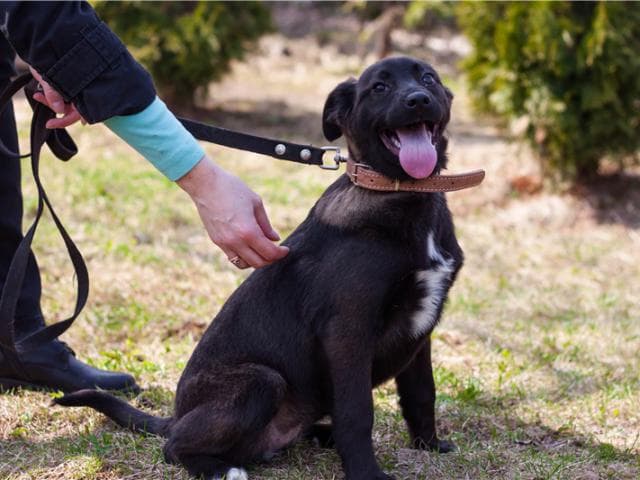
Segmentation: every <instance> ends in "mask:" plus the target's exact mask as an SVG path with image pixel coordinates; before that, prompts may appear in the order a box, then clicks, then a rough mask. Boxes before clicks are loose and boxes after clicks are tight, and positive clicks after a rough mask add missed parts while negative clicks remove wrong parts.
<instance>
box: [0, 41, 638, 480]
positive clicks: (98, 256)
mask: <svg viewBox="0 0 640 480" xmlns="http://www.w3.org/2000/svg"><path fill="white" fill-rule="evenodd" d="M272 40H273V39H272ZM276 40H277V39H276ZM300 42H302V41H300ZM272 50H273V49H272ZM292 50H293V53H292V56H291V57H283V56H275V57H274V58H270V59H269V61H268V62H266V61H265V60H264V59H260V58H254V59H252V60H251V61H250V62H249V63H247V64H242V65H237V66H236V68H235V70H234V73H233V75H232V76H231V77H230V78H228V79H227V80H226V81H225V82H224V83H223V84H222V85H218V86H213V87H212V96H213V97H214V98H215V102H216V105H217V106H218V107H219V108H220V109H221V111H218V113H215V112H214V114H213V115H214V117H215V115H219V116H220V117H221V119H222V120H219V123H224V124H225V125H227V126H230V127H235V128H243V129H245V130H251V131H256V132H259V133H268V134H271V135H272V136H280V135H281V136H284V137H286V138H290V139H292V140H306V141H313V142H314V143H322V140H321V137H320V136H319V132H320V128H319V124H320V111H321V108H322V104H323V100H324V96H325V95H326V93H327V92H328V91H329V90H330V89H331V88H332V87H333V86H334V85H335V84H336V83H337V82H338V81H340V80H342V79H343V78H344V77H345V76H347V75H348V74H347V73H345V71H350V67H349V65H351V64H352V60H351V59H348V61H345V64H335V65H334V68H333V69H328V68H326V66H324V65H323V64H322V62H321V61H318V62H313V61H308V60H309V58H308V57H309V56H312V55H313V50H310V49H309V45H303V44H302V43H299V44H298V43H294V45H293V47H292ZM300 51H304V52H305V55H306V57H305V58H304V59H301V57H300ZM309 52H311V53H309ZM316 53H318V52H316ZM318 55H319V53H318ZM296 62H298V65H299V69H298V70H299V71H297V74H296V75H295V78H292V77H291V76H290V75H288V74H287V72H288V71H291V68H292V65H293V64H294V63H296ZM345 65H346V66H345ZM258 82H260V83H259V84H258ZM457 85H458V86H457V87H456V92H455V93H456V101H455V105H456V106H455V110H454V113H453V118H454V120H453V124H452V128H451V136H452V142H451V168H452V170H464V169H469V168H475V167H483V168H485V169H486V170H487V173H488V177H487V180H486V182H485V184H484V185H482V186H481V187H479V188H477V189H474V190H471V191H465V192H460V193H456V194H451V195H450V197H449V200H450V205H451V209H452V211H453V213H454V217H455V220H456V225H457V231H458V236H459V239H460V242H461V244H462V246H463V248H464V249H465V252H466V257H467V261H466V265H465V267H464V268H463V270H462V273H461V275H460V277H459V280H458V281H457V283H456V285H455V286H454V288H453V290H452V292H451V295H450V300H449V303H448V305H447V308H446V312H445V315H444V318H443V322H442V324H441V325H440V326H439V327H438V328H437V330H436V331H435V333H434V347H433V351H434V363H435V376H436V383H437V387H438V392H439V396H438V405H437V410H438V419H439V429H440V432H441V435H442V436H443V437H447V438H451V439H452V440H453V441H454V442H455V443H456V444H457V445H458V447H459V451H458V452H457V453H453V454H449V455H438V454H434V453H426V452H418V451H414V450H411V449H409V448H408V436H407V433H406V429H405V427H404V424H403V420H402V417H401V415H400V413H399V410H398V407H397V397H396V393H395V389H394V388H393V386H392V385H385V386H383V387H382V388H379V389H377V390H376V391H375V392H374V399H375V403H376V421H375V429H374V431H375V436H374V441H375V447H376V453H377V456H378V459H379V461H380V463H381V465H383V466H384V468H385V469H386V470H387V471H389V472H392V473H394V474H395V475H396V476H397V478H399V479H426V478H442V479H495V478H501V479H502V478H504V479H536V480H537V479H585V480H591V479H605V478H611V479H637V478H640V409H639V408H638V406H639V405H640V355H639V354H638V352H640V322H639V320H638V319H639V318H640V302H638V297H637V288H638V278H640V263H638V261H637V252H638V251H639V249H638V247H639V246H640V239H639V235H638V231H637V229H634V228H632V227H631V226H627V225H625V224H624V223H602V222H600V221H598V218H599V217H598V215H596V212H594V211H592V209H591V208H590V207H589V205H588V204H586V203H585V202H584V201H583V200H582V199H580V198H577V197H573V196H571V195H569V194H565V193H542V194H538V195H535V196H522V195H514V194H513V192H511V191H510V190H509V186H508V178H509V176H510V175H513V174H520V173H521V172H525V173H527V172H535V171H536V167H535V163H534V162H533V161H532V160H531V157H530V155H529V154H528V153H527V152H526V150H524V149H523V148H522V147H520V146H518V145H514V144H509V143H507V142H506V141H505V140H504V139H503V138H502V137H500V136H499V135H498V134H497V133H496V132H495V131H494V130H493V129H492V128H491V127H488V126H480V125H478V124H477V123H478V122H477V120H476V119H475V118H474V117H473V116H472V115H471V114H470V113H469V111H468V109H467V106H466V103H465V95H464V90H463V86H464V83H463V82H461V81H459V82H458V83H457ZM262 99H266V100H268V101H269V102H271V103H269V104H268V105H270V106H271V105H274V104H276V105H280V106H283V107H282V109H280V110H273V111H272V115H271V116H270V117H269V118H268V119H267V120H266V121H265V123H261V120H260V117H256V118H251V117H250V116H244V115H239V114H237V112H238V111H241V110H242V109H243V108H245V106H246V105H247V104H249V105H250V106H253V107H256V106H257V107H259V106H260V102H261V101H262ZM238 105H240V107H237V106H238ZM236 107H237V108H236ZM249 109H251V108H249ZM258 109H259V108H258ZM17 111H18V118H19V124H20V128H21V135H22V140H23V141H24V140H26V138H27V136H26V135H27V128H28V115H27V107H26V104H25V102H24V101H19V102H18V104H17ZM224 111H227V115H223V113H224ZM292 118H293V119H294V121H293V122H292V121H291V119H292ZM224 119H229V122H228V123H225V120H224ZM234 122H235V123H234ZM72 134H73V136H74V138H75V139H76V141H77V142H78V143H79V145H80V151H81V154H80V155H78V157H77V158H74V159H73V160H71V162H70V163H69V164H68V165H67V164H62V163H60V162H58V161H56V160H54V159H53V158H52V157H51V156H50V155H46V156H45V159H44V162H43V163H44V164H43V167H42V170H43V174H42V176H43V178H44V179H45V183H46V186H47V188H48V191H49V193H50V196H51V198H52V200H53V203H54V205H55V206H56V208H57V210H58V212H59V214H60V215H61V216H62V218H63V219H64V222H65V224H66V225H67V226H68V228H69V230H70V232H71V233H72V235H73V237H74V238H75V239H76V240H77V242H78V244H79V246H80V249H81V250H82V252H83V253H84V255H85V257H86V259H87V261H88V264H89V268H90V272H91V280H92V290H91V297H90V302H89V305H88V307H87V308H86V310H85V312H84V314H83V315H82V317H81V318H80V320H78V322H77V323H76V325H74V327H73V328H72V329H71V330H70V331H69V332H68V333H67V334H66V335H65V337H64V339H65V340H67V341H68V342H69V343H70V344H71V345H72V346H73V347H74V349H75V350H76V351H77V352H78V355H79V356H80V357H81V358H82V359H84V360H86V361H88V362H90V363H91V364H93V365H96V366H99V367H103V368H110V369H121V370H127V371H130V372H132V373H133V374H134V375H135V376H136V378H137V379H138V380H139V382H140V383H141V384H142V385H143V386H144V387H145V391H144V392H143V393H142V394H141V395H140V396H139V397H138V398H136V399H135V400H133V403H134V404H135V405H137V406H140V407H142V408H144V409H145V410H148V411H152V412H154V413H156V414H159V415H169V414H170V412H171V404H172V400H173V391H174V388H175V385H176V382H177V380H178V377H179V375H180V372H181V370H182V368H183V367H184V364H185V362H186V360H187V358H188V357H189V355H190V353H191V351H192V349H193V347H194V345H195V342H196V341H197V339H198V338H199V336H200V334H201V332H202V330H203V329H204V328H205V326H206V325H207V323H208V322H209V320H210V319H211V318H212V317H213V315H214V314H215V312H216V311H217V310H218V309H219V308H220V306H221V305H222V304H223V302H224V300H225V299H226V298H227V296H228V295H229V294H230V293H231V292H232V291H233V289H234V288H235V287H236V286H237V285H238V284H239V283H240V282H241V281H242V279H243V278H244V277H245V275H246V273H243V272H239V271H236V270H235V269H234V268H233V267H232V266H231V265H230V264H229V263H228V262H227V261H226V259H225V258H224V256H223V254H222V253H221V252H220V251H218V250H217V249H216V248H214V247H213V246H212V245H211V244H210V242H209V241H208V239H207V238H206V235H205V234H204V231H203V229H202V227H201V226H200V222H199V220H198V218H197V214H196V212H195V210H194V208H193V206H192V205H191V204H190V203H189V201H188V199H187V198H186V197H185V196H184V194H183V193H182V192H181V191H180V190H179V189H178V188H176V187H175V186H173V185H172V184H170V182H168V181H166V180H164V179H163V178H161V177H160V176H159V175H158V174H156V173H155V172H154V171H153V170H152V169H151V168H150V167H149V166H148V165H147V164H146V163H145V162H144V161H143V160H141V159H140V158H138V157H137V156H136V155H134V154H132V153H131V151H130V150H128V148H127V147H125V146H124V145H122V144H121V143H120V142H119V141H117V140H116V139H115V138H114V137H113V136H112V135H111V134H110V133H109V132H108V131H106V130H105V129H104V128H102V127H101V126H95V127H80V126H76V127H73V129H72ZM206 148H207V149H208V151H209V152H210V153H211V154H212V155H213V156H214V157H215V158H216V160H217V161H218V162H219V163H220V164H222V165H223V166H224V167H226V168H228V169H229V170H231V171H233V172H234V173H236V174H238V175H239V176H241V177H242V178H243V179H244V180H245V181H246V182H247V183H248V184H249V185H251V186H252V188H254V189H255V190H256V191H258V193H259V194H260V195H261V196H262V197H263V198H264V200H265V203H266V205H267V206H268V209H269V212H270V214H271V219H272V221H273V223H274V225H275V227H276V228H277V230H279V231H280V232H281V233H282V234H283V235H286V234H287V233H288V232H290V231H291V230H292V229H293V228H294V227H295V226H296V225H297V224H298V223H299V222H300V221H301V220H302V219H303V218H304V216H305V215H306V213H307V211H308V209H309V208H310V207H311V206H312V205H313V203H314V201H315V199H316V198H317V197H318V196H319V194H320V193H321V192H322V190H323V189H324V188H325V187H326V186H327V185H328V184H329V183H330V182H331V181H333V179H334V178H336V174H333V173H327V172H322V171H320V170H318V169H315V168H312V167H302V166H297V165H293V164H291V165H289V164H286V163H284V162H277V161H272V160H269V159H265V158H260V157H257V156H254V155H249V154H244V153H240V152H235V151H230V150H223V149H221V148H218V147H213V146H207V147H206ZM25 150H26V146H25ZM24 185H25V192H26V199H27V200H26V211H27V213H28V215H32V214H33V210H34V207H35V197H34V188H33V185H32V184H31V182H30V179H29V176H28V175H25V179H24ZM35 250H36V252H37V255H38V258H39V259H40V263H41V269H42V275H43V282H44V299H43V306H44V309H45V311H46V312H47V314H48V317H49V319H50V320H53V319H57V318H61V317H63V316H64V315H65V314H68V313H69V312H70V309H71V305H72V304H73V295H74V281H73V276H72V272H71V269H70V266H69V264H68V261H67V259H66V258H65V254H64V250H63V245H62V243H61V240H60V239H59V238H58V237H57V236H56V232H55V230H54V227H53V225H52V223H51V222H44V223H43V224H42V226H41V228H40V230H39V232H38V235H37V240H36V246H35ZM161 446H162V440H161V439H158V438H155V437H152V436H146V437H145V436H141V435H134V434H130V433H128V432H124V431H122V430H121V429H119V428H116V427H115V426H114V425H113V424H111V423H110V422H108V421H106V420H105V419H104V418H103V417H102V416H100V415H99V414H96V413H94V412H92V411H89V410H84V409H69V410H64V409H62V408H57V407H51V406H50V395H49V394H44V393H34V392H26V391H18V392H15V393H13V394H7V395H3V396H0V478H3V479H4V478H6V479H11V480H17V479H21V480H22V479H31V478H39V479H58V478H59V479H101V480H103V479H104V480H106V479H109V480H111V479H151V478H153V479H186V478H187V475H186V474H185V472H184V471H183V470H182V469H180V468H177V467H174V466H170V465H167V464H165V463H164V462H163V460H162V454H161ZM250 474H251V478H255V479H261V480H267V479H313V480H330V479H339V478H343V475H342V473H341V469H340V463H339V459H338V457H337V455H336V454H335V452H333V451H327V450H322V449H318V448H315V447H314V446H313V445H310V444H308V443H305V442H301V443H299V444H298V445H296V446H294V447H293V448H292V449H290V450H288V451H286V452H283V453H282V454H281V455H280V456H278V457H277V458H276V459H275V460H274V461H273V462H272V463H271V464H269V465H267V466H262V467H257V468H254V469H253V470H252V471H251V472H250Z"/></svg>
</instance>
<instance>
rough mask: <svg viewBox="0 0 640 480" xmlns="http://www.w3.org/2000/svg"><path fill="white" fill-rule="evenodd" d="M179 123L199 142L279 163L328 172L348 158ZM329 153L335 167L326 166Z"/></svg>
mask: <svg viewBox="0 0 640 480" xmlns="http://www.w3.org/2000/svg"><path fill="white" fill-rule="evenodd" d="M178 120H180V122H181V123H182V125H184V127H185V128H186V129H187V130H189V133H191V135H193V136H194V137H195V138H197V139H198V140H203V141H205V142H211V143H215V144H217V145H223V146H225V147H230V148H236V149H239V150H246V151H248V152H253V153H259V154H261V155H268V156H270V157H273V158H277V159H279V160H289V161H290V162H296V163H303V164H305V165H317V166H319V167H320V168H323V169H325V170H337V169H338V168H339V167H340V162H344V161H346V158H344V157H343V156H342V155H340V149H339V148H338V147H314V146H313V145H300V144H297V143H291V142H283V141H282V140H273V139H271V138H265V137H258V136H256V135H249V134H248V133H241V132H236V131H234V130H227V129H225V128H220V127H214V126H212V125H207V124H206V123H200V122H196V121H194V120H189V119H187V118H181V117H178ZM327 152H334V155H333V158H332V161H333V163H325V160H324V155H325V154H326V153H327Z"/></svg>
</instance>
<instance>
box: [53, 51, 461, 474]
mask: <svg viewBox="0 0 640 480" xmlns="http://www.w3.org/2000/svg"><path fill="white" fill-rule="evenodd" d="M451 99H452V95H451V92H449V90H448V89H447V88H445V87H444V86H443V85H442V83H441V81H440V78H439V77H438V74H437V73H436V72H435V70H434V69H433V68H432V67H431V66H429V65H427V64H426V63H423V62H420V61H418V60H414V59H411V58H406V57H401V58H391V59H386V60H383V61H380V62H378V63H376V64H374V65H372V66H371V67H369V68H368V69H367V70H366V71H365V72H364V73H363V74H362V76H361V77H360V79H359V80H358V81H356V80H348V81H346V82H343V83H341V84H340V85H338V86H337V87H336V89H335V90H334V91H333V92H332V93H331V94H330V95H329V98H328V99H327V102H326V105H325V108H324V114H323V129H324V133H325V136H326V137H327V138H328V139H329V140H335V139H336V138H337V137H339V136H340V135H344V136H345V137H346V139H347V141H348V145H349V154H350V158H351V159H353V160H355V161H357V162H359V163H364V164H367V165H369V166H370V167H371V168H372V169H374V170H376V171H377V172H380V173H381V174H384V175H385V176H387V177H390V178H393V179H401V180H405V179H410V178H422V177H427V176H429V175H431V174H432V173H437V172H438V171H440V169H441V168H443V167H444V166H445V164H446V156H445V149H446V145H447V140H446V138H445V137H444V136H443V132H444V130H445V127H446V125H447V122H448V121H449V111H450V105H451ZM284 243H285V245H288V246H289V247H290V249H291V251H290V253H289V255H288V256H287V257H285V258H284V259H283V260H281V261H279V262H277V263H276V264H273V265H270V266H268V267H265V268H262V269H260V270H257V271H255V272H253V273H252V274H251V275H250V276H249V277H248V278H247V279H246V281H245V282H244V283H243V284H242V285H240V287H239V288H238V289H237V290H236V291H235V292H234V293H233V294H232V295H231V297H230V298H229V300H228V301H227V302H226V304H225V305H224V306H223V307H222V310H221V311H220V313H219V314H218V315H217V317H216V318H215V319H214V321H213V323H212V324H211V325H210V326H209V328H208V329H207V331H206V332H205V333H204V336H203V337H202V339H201V340H200V343H199V344H198V346H197V347H196V349H195V351H194V352H193V355H192V357H191V359H190V360H189V363H188V364H187V366H186V368H185V370H184V372H183V374H182V377H181V379H180V382H179V384H178V389H177V392H176V401H175V413H174V415H173V417H171V418H157V417H154V416H151V415H148V414H145V413H143V412H141V411H139V410H137V409H134V408H133V407H131V406H130V405H128V404H126V403H125V402H123V401H121V400H118V399H116V398H115V397H112V396H110V395H108V394H106V393H103V392H96V391H89V390H85V391H81V392H77V393H74V394H70V395H66V396H65V397H63V398H61V399H58V400H57V403H59V404H60V405H66V406H80V405H86V406H90V407H92V408H95V409H97V410H99V411H101V412H103V413H104V414H106V415H108V416H109V417H110V418H112V419H113V420H115V421H116V422H117V423H118V424H119V425H122V426H125V427H129V428H132V429H134V430H137V431H145V432H150V433H154V434H159V435H163V436H165V437H167V442H166V444H165V446H164V453H165V458H166V459H167V461H169V462H177V463H181V464H182V465H184V466H185V467H186V468H187V469H188V470H189V472H191V473H192V474H194V475H197V476H200V475H204V476H205V477H208V478H210V477H213V478H215V477H218V476H221V475H224V474H227V478H246V473H245V472H244V471H243V470H241V469H239V468H231V467H240V466H243V465H246V464H249V463H251V462H256V461H260V460H263V459H267V458H269V457H270V456H272V455H273V454H274V453H275V452H277V451H278V450H280V449H282V448H284V447H286V446H288V445H290V444H291V443H292V442H294V441H295V440H296V439H298V438H299V437H301V436H303V435H305V434H307V433H309V432H310V431H312V430H314V428H315V427H317V428H318V430H320V428H319V426H317V425H315V424H316V422H318V421H319V420H320V419H322V418H323V417H325V416H327V415H329V416H330V417H331V420H332V426H331V437H332V440H333V441H334V443H335V446H336V448H337V450H338V453H339V454H340V457H341V459H342V464H343V468H344V471H345V473H346V478H347V479H349V480H360V479H362V480H364V479H366V480H370V479H389V478H391V477H390V476H389V475H387V474H385V473H383V472H382V471H381V470H380V467H379V466H378V464H377V463H376V459H375V456H374V451H373V445H372V439H371V429H372V425H373V402H372V396H371V389H372V388H373V387H375V386H376V385H379V384H380V383H382V382H384V381H386V380H388V379H390V378H395V381H396V383H397V387H398V392H399V395H400V406H401V408H402V413H403V415H404V418H405V419H406V422H407V424H408V427H409V431H410V433H411V438H412V441H413V446H414V447H416V448H428V449H432V450H438V451H441V452H444V451H449V450H451V449H452V448H453V446H452V445H451V444H450V443H447V442H445V441H441V440H439V439H438V437H437V435H436V426H435V416H434V404H435V398H436V393H435V386H434V380H433V373H432V370H431V349H430V337H429V336H430V333H431V331H432V330H433V328H434V327H435V326H436V324H437V323H438V320H439V318H440V315H441V312H442V307H443V304H444V302H445V299H446V296H447V292H448V290H449V288H450V286H451V284H452V283H453V281H454V279H455V276H456V274H457V272H458V270H459V269H460V267H461V265H462V251H461V249H460V247H459V245H458V243H457V241H456V237H455V235H454V228H453V223H452V220H451V215H450V213H449V210H448V208H447V203H446V200H445V196H444V194H442V193H403V192H392V193H386V192H385V193H381V192H373V191H370V190H365V189H362V188H360V187H357V186H355V185H353V184H352V183H351V181H350V180H349V178H348V177H347V176H346V175H343V176H342V177H340V178H339V179H338V180H337V181H336V182H335V183H334V184H333V185H331V187H329V188H328V189H327V191H326V192H325V193H324V194H323V195H322V197H321V198H320V199H319V200H318V202H317V203H316V205H315V206H314V207H313V209H312V210H311V212H310V214H309V216H308V217H307V219H306V220H305V221H304V222H303V223H302V224H301V225H300V226H299V227H298V228H297V229H296V230H295V231H294V232H293V233H292V234H291V236H290V237H289V238H288V239H287V240H286V241H285V242H284ZM325 433H326V432H325ZM230 469H231V470H230Z"/></svg>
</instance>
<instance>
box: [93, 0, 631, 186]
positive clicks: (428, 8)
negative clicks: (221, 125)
mask: <svg viewBox="0 0 640 480" xmlns="http://www.w3.org/2000/svg"><path fill="white" fill-rule="evenodd" d="M94 5H95V7H96V9H97V10H98V12H99V14H100V15H101V16H102V17H103V18H104V20H105V21H106V22H107V23H108V24H109V25H110V26H111V27H112V28H113V29H114V30H115V31H116V32H117V33H118V35H120V37H121V38H122V39H123V41H124V42H125V43H126V44H127V45H128V46H129V48H130V49H131V51H132V52H133V54H134V55H135V56H136V57H137V58H138V59H139V60H140V61H141V62H142V63H143V64H144V65H145V66H146V67H147V68H148V69H149V71H150V72H151V73H152V75H153V77H154V79H155V81H156V84H157V86H158V88H159V90H160V93H161V95H162V96H163V98H165V100H166V101H167V102H168V103H170V104H171V105H172V107H173V108H175V109H178V110H182V111H184V110H188V109H190V108H192V107H193V106H194V105H195V101H196V99H197V97H198V94H199V93H200V92H204V91H205V89H206V87H207V85H208V84H209V83H210V82H212V81H216V80H219V79H220V78H221V76H222V75H223V74H224V73H225V72H226V71H228V70H229V68H230V62H231V61H232V60H234V59H241V58H242V57H243V55H244V54H245V52H247V50H248V49H250V48H252V46H253V45H254V42H255V41H256V40H257V39H258V38H259V37H260V36H261V35H263V34H264V33H267V32H269V31H270V30H271V29H272V27H271V15H270V12H271V11H272V10H274V8H276V7H277V4H271V3H268V2H264V3H262V2H134V1H125V2H107V1H95V2H94ZM302 5H305V8H306V7H308V4H300V8H302ZM327 9H334V10H338V9H341V10H342V11H343V12H344V14H345V15H354V16H356V17H357V18H359V21H360V22H361V25H362V28H361V32H360V34H359V38H358V39H357V41H356V42H355V43H360V44H361V45H363V44H366V47H365V48H366V49H367V52H366V53H369V54H372V55H373V57H374V58H381V57H384V56H386V55H388V54H391V53H395V52H396V50H394V46H393V45H392V43H393V42H392V34H393V32H394V31H398V30H404V31H407V32H411V33H414V34H420V35H423V36H424V37H429V36H430V35H431V34H433V32H435V31H437V30H438V29H448V30H449V31H452V32H456V33H458V32H460V31H461V32H463V33H464V35H465V36H466V38H467V39H468V41H469V42H470V45H471V49H472V51H471V54H470V55H468V56H467V58H464V59H463V61H462V63H461V65H460V67H461V69H462V73H464V74H465V75H466V77H465V78H466V80H467V85H468V87H469V88H468V89H469V94H470V96H471V98H472V101H473V104H474V106H475V107H476V109H477V110H478V111H480V112H484V113H487V114H490V115H492V116H494V117H495V118H496V120H497V121H498V123H499V124H500V125H502V126H504V127H510V128H511V131H512V132H514V133H515V134H516V135H517V136H519V137H521V138H523V139H525V140H526V141H527V142H528V143H529V144H530V145H531V146H532V147H533V150H534V152H535V153H536V155H537V157H538V160H539V161H540V163H541V165H542V167H543V171H544V173H545V174H546V175H547V176H549V177H564V178H568V179H572V180H581V179H586V178H590V177H592V176H594V175H595V174H597V172H598V168H599V165H600V163H601V160H603V159H607V160H612V161H614V162H616V163H617V164H618V165H620V166H622V167H624V165H627V164H637V163H638V161H639V156H638V149H639V148H640V134H639V132H638V130H639V127H640V75H638V72H640V55H638V52H640V4H633V3H632V4H629V3H624V2H605V1H599V2H570V1H558V2H475V1H474V2H471V1H468V2H449V1H419V0H413V1H411V2H372V1H355V2H329V3H324V4H319V5H318V6H317V10H319V11H325V12H326V11H327ZM310 21H311V20H310ZM333 33H336V32H333ZM331 35H332V31H331V30H330V29H329V30H328V31H327V32H325V34H324V35H318V38H322V39H323V42H327V41H328V42H329V43H330V42H331V38H335V36H334V37H332V36H331ZM352 41H353V40H352ZM361 53H362V51H361ZM362 56H363V58H364V55H362Z"/></svg>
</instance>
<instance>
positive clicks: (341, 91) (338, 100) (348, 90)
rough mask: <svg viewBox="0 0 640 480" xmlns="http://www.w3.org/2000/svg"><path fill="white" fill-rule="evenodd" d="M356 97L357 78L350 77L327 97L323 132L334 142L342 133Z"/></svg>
mask: <svg viewBox="0 0 640 480" xmlns="http://www.w3.org/2000/svg"><path fill="white" fill-rule="evenodd" d="M355 98H356V80H355V78H350V79H349V80H345V81H344V82H342V83H341V84H339V85H338V86H337V87H336V88H334V89H333V91H332V92H331V93H330V94H329V96H328V97H327V101H326V102H325V104H324V110H323V112H322V132H323V133H324V136H325V137H326V139H327V140H329V141H330V142H332V141H333V140H335V139H336V138H338V137H340V135H342V129H343V128H344V126H345V121H346V119H347V115H348V114H349V112H350V111H351V109H352V108H353V105H354V102H355Z"/></svg>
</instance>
